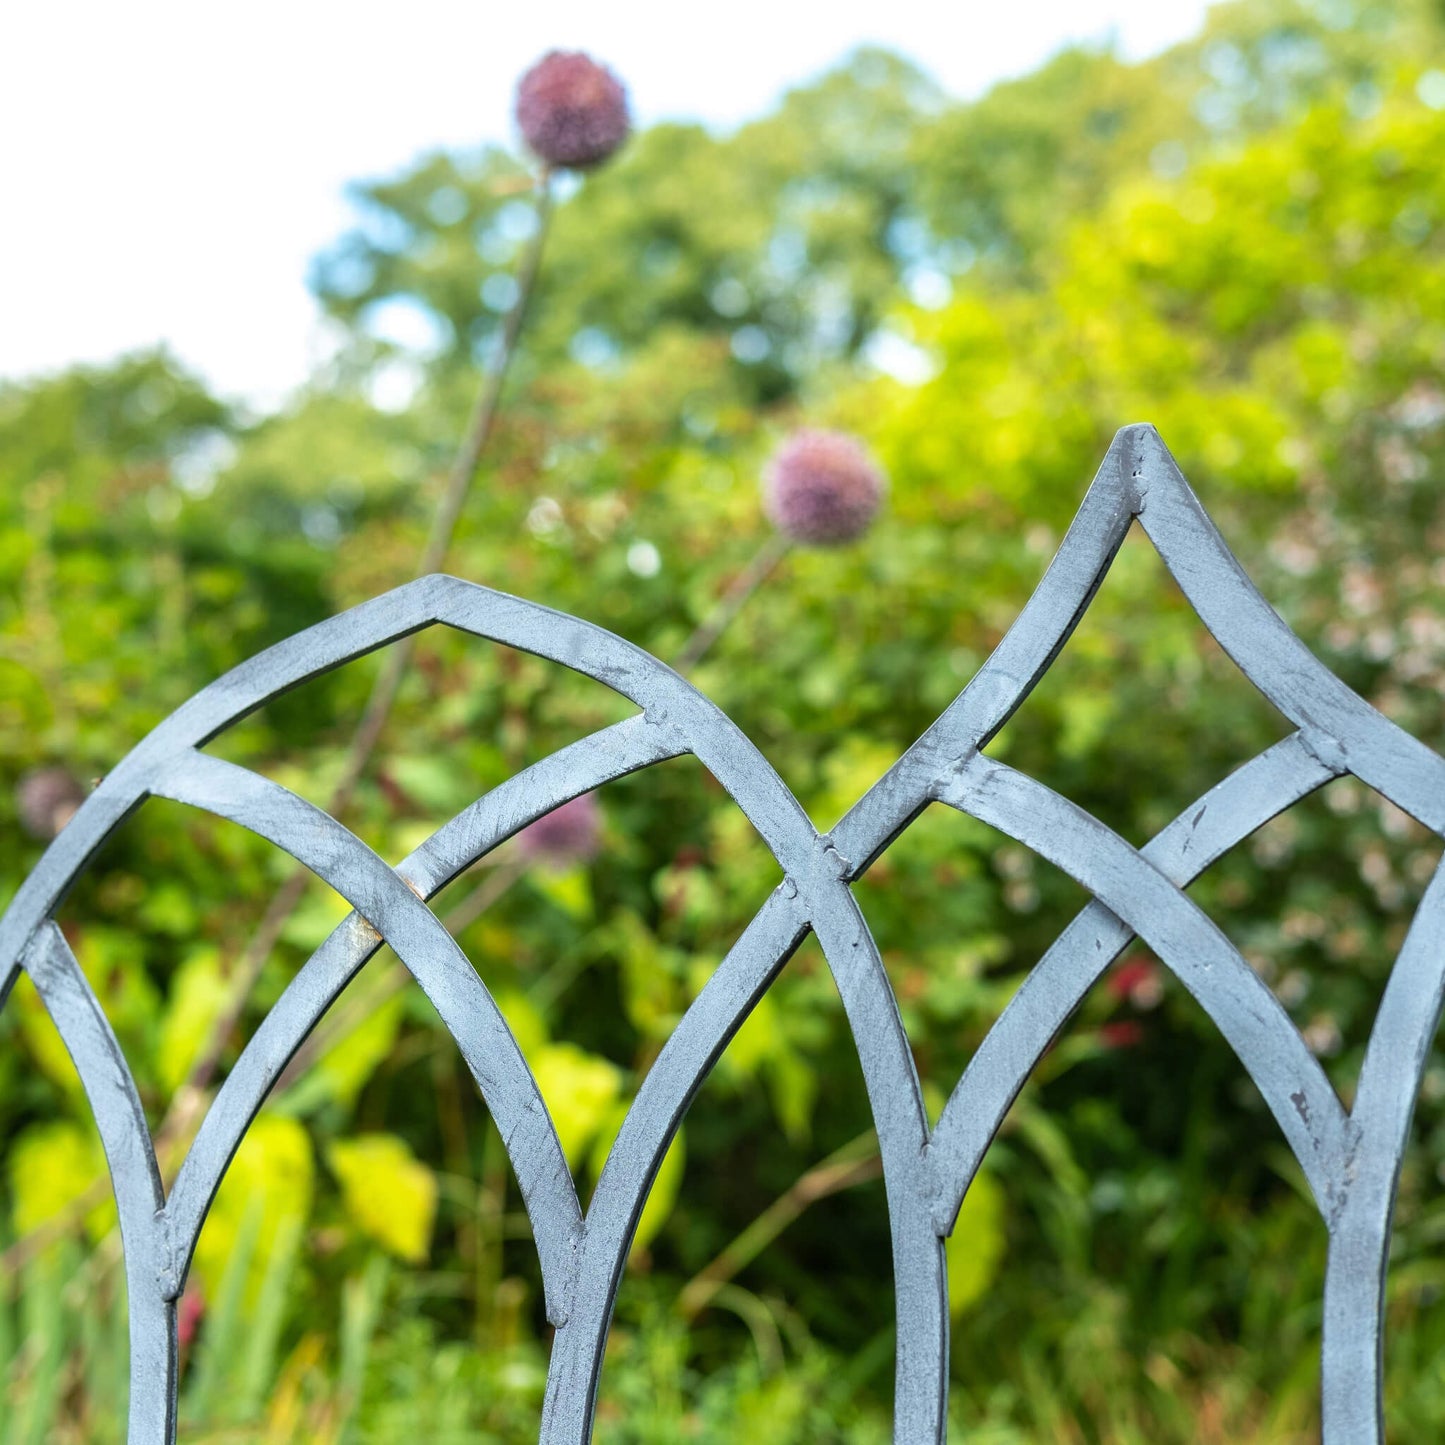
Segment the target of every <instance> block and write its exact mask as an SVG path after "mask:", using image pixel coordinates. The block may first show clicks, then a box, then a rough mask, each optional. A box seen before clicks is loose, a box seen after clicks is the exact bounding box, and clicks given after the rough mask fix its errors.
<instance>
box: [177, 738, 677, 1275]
mask: <svg viewBox="0 0 1445 1445" xmlns="http://www.w3.org/2000/svg"><path fill="white" fill-rule="evenodd" d="M684 751H685V748H683V746H682V745H681V744H680V743H679V742H677V741H675V740H673V738H672V736H671V732H670V730H669V729H666V728H659V727H654V726H652V725H651V724H649V723H646V722H645V721H644V720H643V719H641V718H635V717H634V718H628V719H627V720H626V721H625V722H620V723H614V724H613V725H612V726H611V727H609V728H604V729H603V730H602V731H600V732H596V733H593V734H591V735H590V736H588V737H585V738H582V739H580V740H579V741H577V742H575V743H570V744H568V746H567V747H565V748H562V749H560V750H559V751H557V752H555V753H553V754H551V755H550V756H549V757H546V758H544V759H542V760H541V761H540V762H537V763H534V764H533V765H532V766H531V767H529V768H526V769H524V770H523V771H522V772H520V773H518V774H516V775H515V776H514V777H511V778H508V779H507V780H506V781H505V782H503V783H500V784H499V785H498V786H497V787H495V788H493V789H492V790H491V791H490V792H488V793H486V794H484V795H483V796H482V797H481V798H479V799H478V800H477V801H476V802H474V803H472V804H471V805H470V806H469V807H467V808H466V809H464V810H463V811H462V812H461V813H459V814H457V816H456V817H455V818H452V819H451V820H450V821H449V822H447V823H445V824H444V825H443V826H442V827H441V828H439V829H438V830H437V831H436V832H435V833H433V834H432V836H431V837H430V838H428V839H427V840H426V841H425V842H424V843H422V844H421V845H420V847H418V848H417V849H415V850H414V851H413V852H412V853H411V854H410V855H409V856H408V857H406V858H405V859H403V860H402V862H401V863H399V864H398V865H397V868H396V872H397V874H398V875H399V876H400V877H401V879H402V880H403V881H404V882H405V883H406V884H407V885H408V886H409V887H411V888H412V889H413V891H414V892H415V893H416V894H417V896H418V897H420V898H421V899H423V900H424V901H425V900H427V899H430V898H432V897H434V896H435V895H436V894H437V893H438V892H439V891H440V890H441V889H442V888H444V887H445V886H446V885H447V884H448V883H449V882H450V881H451V880H452V879H453V878H455V877H456V876H457V874H459V873H461V872H462V871H463V870H464V869H466V868H469V867H470V866H471V865H472V864H473V863H475V862H476V861H477V860H478V859H479V858H481V857H484V856H485V855H486V854H487V853H489V852H490V851H491V850H492V849H493V848H495V847H496V846H497V845H498V844H499V843H502V842H504V841H505V840H506V839H507V838H509V837H511V836H512V835H513V834H514V833H516V832H517V831H519V830H520V829H521V828H524V827H526V825H527V824H528V823H530V822H532V821H533V820H534V819H536V818H539V817H541V816H542V815H543V814H544V813H549V812H551V811H552V809H553V808H556V807H560V806H561V804H563V803H565V802H567V801H568V800H569V799H571V798H575V797H578V796H580V795H581V794H583V793H588V792H591V791H592V790H593V789H594V788H598V787H601V786H602V785H603V784H604V783H608V782H612V781H614V780H615V779H617V778H620V777H624V776H625V775H626V774H628V773H632V772H636V771H637V770H638V769H639V768H645V767H648V766H650V765H651V764H653V763H657V762H662V761H663V760H665V759H667V758H672V757H677V756H678V755H679V754H680V753H682V752H684ZM381 944H382V939H381V936H380V935H379V934H378V933H377V932H376V930H375V929H373V928H372V927H371V925H370V924H368V923H367V922H366V920H365V919H363V918H362V917H361V916H360V915H359V914H357V913H352V914H350V915H349V916H348V917H346V918H344V919H343V920H342V921H341V922H340V923H339V924H337V926H336V927H335V929H333V930H332V932H331V934H330V936H329V937H328V938H327V939H326V940H325V941H324V942H323V943H322V944H321V946H320V947H319V948H318V949H317V950H316V952H315V953H313V954H312V956H311V957H310V958H309V959H308V960H307V961H306V963H305V964H304V965H303V966H302V968H301V969H300V970H299V971H298V973H297V974H296V977H295V978H293V979H292V980H291V982H290V983H289V984H288V985H287V987H286V989H285V991H284V992H283V993H282V995H281V997H280V998H279V999H278V1000H277V1001H276V1003H275V1005H274V1006H273V1007H272V1008H271V1010H270V1012H269V1013H268V1014H267V1015H266V1017H265V1018H264V1019H263V1020H262V1022H261V1024H260V1026H259V1027H258V1028H257V1030H256V1032H255V1034H253V1035H252V1037H251V1039H250V1040H249V1041H248V1042H247V1044H246V1047H245V1048H244V1049H243V1050H242V1051H241V1057H240V1058H239V1059H238V1060H237V1061H236V1065H235V1067H234V1068H233V1069H232V1070H231V1072H230V1073H229V1074H228V1075H227V1077H226V1079H225V1082H224V1083H223V1084H222V1085H221V1087H220V1089H219V1090H218V1091H217V1094H216V1098H215V1100H214V1101H213V1103H212V1104H211V1107H210V1109H209V1110H207V1112H206V1116H205V1118H204V1119H203V1120H202V1121H201V1127H200V1129H199V1131H198V1132H197V1134H196V1137H195V1140H194V1142H193V1143H192V1145H191V1147H190V1150H189V1151H188V1153H187V1154H186V1158H185V1161H184V1162H183V1163H182V1165H181V1169H180V1172H179V1174H178V1175H177V1176H176V1181H175V1184H174V1185H173V1186H172V1188H171V1196H170V1202H169V1204H168V1206H167V1212H168V1214H169V1216H170V1219H171V1226H172V1230H173V1234H174V1237H175V1238H176V1240H177V1241H178V1243H179V1244H180V1246H181V1257H180V1258H179V1260H178V1264H177V1272H178V1275H179V1276H180V1277H182V1278H183V1277H184V1275H185V1272H186V1269H187V1267H188V1266H189V1263H190V1250H191V1248H193V1247H194V1243H195V1240H196V1238H197V1237H198V1235H199V1233H200V1229H201V1224H202V1222H203V1221H204V1219H205V1216H206V1211H207V1210H208V1209H209V1208H210V1206H211V1201H212V1199H213V1198H214V1197H215V1193H216V1190H217V1189H218V1188H220V1184H221V1180H222V1178H223V1177H224V1175H225V1172H226V1168H227V1166H228V1165H229V1164H230V1162H231V1159H232V1157H233V1156H234V1154H235V1152H236V1149H237V1148H238V1147H239V1146H240V1143H241V1138H242V1136H243V1135H244V1133H245V1131H246V1129H247V1128H248V1127H249V1125H250V1123H251V1120H252V1119H253V1118H255V1116H256V1113H257V1111H258V1110H259V1109H260V1107H261V1105H262V1103H263V1102H264V1101H265V1098H266V1095H267V1094H268V1093H269V1092H270V1090H271V1087H272V1086H273V1085H274V1084H275V1082H276V1080H277V1079H278V1078H279V1077H280V1075H281V1073H282V1071H283V1070H284V1069H285V1067H286V1065H287V1064H288V1063H289V1062H290V1060H291V1057H292V1055H293V1054H294V1053H295V1052H296V1050H297V1049H298V1048H299V1047H300V1046H301V1043H302V1040H303V1039H305V1037H306V1035H307V1034H308V1033H310V1032H311V1030H312V1029H313V1028H314V1027H315V1026H316V1023H317V1021H318V1020H319V1019H320V1018H321V1016H322V1015H323V1014H324V1013H325V1012H326V1010H327V1009H328V1008H330V1006H331V1005H332V1003H334V1002H335V1000H336V998H337V997H338V996H339V995H340V993H341V991H342V990H343V989H344V988H345V987H346V985H347V984H348V983H349V982H350V981H351V980H352V979H353V978H354V977H355V976H356V974H357V973H358V972H359V971H360V969H361V968H362V967H363V965H365V963H366V962H367V960H368V959H370V958H371V957H372V956H373V955H374V954H375V953H376V951H377V949H379V948H380V947H381Z"/></svg>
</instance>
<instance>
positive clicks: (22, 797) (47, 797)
mask: <svg viewBox="0 0 1445 1445" xmlns="http://www.w3.org/2000/svg"><path fill="white" fill-rule="evenodd" d="M84 801H85V789H84V788H83V787H82V786H81V784H80V780H79V779H78V778H77V777H76V776H75V774H74V773H72V772H71V771H70V770H69V769H68V768H54V767H52V768H36V769H35V771H34V772H31V773H26V774H25V776H24V777H23V778H21V779H20V781H19V782H18V783H17V784H16V785H15V811H16V812H17V813H19V814H20V826H21V827H22V828H24V829H25V831H26V832H27V833H29V834H30V836H31V837H32V838H39V839H40V841H41V842H42V843H48V842H49V841H50V840H51V839H52V838H53V837H54V836H55V835H56V834H57V833H58V832H59V831H60V830H61V829H62V828H63V827H64V826H65V825H66V824H67V823H68V822H69V821H70V819H71V817H72V815H73V814H74V813H75V810H76V809H77V808H78V807H80V805H81V804H82V803H83V802H84Z"/></svg>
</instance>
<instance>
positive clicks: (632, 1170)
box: [540, 883, 808, 1445]
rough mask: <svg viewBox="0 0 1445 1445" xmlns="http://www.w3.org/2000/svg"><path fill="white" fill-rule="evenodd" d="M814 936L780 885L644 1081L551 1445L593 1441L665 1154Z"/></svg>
mask: <svg viewBox="0 0 1445 1445" xmlns="http://www.w3.org/2000/svg"><path fill="white" fill-rule="evenodd" d="M807 931H808V924H807V920H806V918H805V917H804V910H803V908H802V905H801V901H800V900H799V898H798V895H797V889H796V888H791V887H790V886H789V885H788V884H786V883H784V884H781V885H779V887H778V888H777V889H776V890H775V891H774V892H773V893H772V894H771V895H769V897H768V900H767V902H766V903H764V904H763V906H762V908H761V909H759V910H758V912H757V913H756V914H755V915H754V916H753V919H752V922H751V923H749V924H748V926H747V927H746V928H745V929H744V930H743V933H742V935H741V937H739V939H738V941H737V942H736V943H735V944H734V945H733V946H732V948H731V949H729V951H728V954H727V956H726V957H725V958H724V959H723V961H722V963H720V964H719V965H718V968H717V971H716V972H715V973H714V974H713V976H712V977H711V978H710V979H709V980H708V981H707V983H706V985H705V986H704V987H703V990H702V992H701V993H699V994H698V996H697V997H696V998H695V999H694V1000H693V1002H692V1004H691V1006H690V1007H689V1008H688V1010H687V1012H686V1013H685V1014H684V1015H683V1017H682V1021H681V1022H680V1023H679V1024H678V1026H677V1028H676V1029H675V1030H674V1031H673V1033H672V1035H671V1037H670V1038H669V1039H668V1041H667V1043H666V1044H664V1045H663V1048H662V1052H661V1053H660V1054H658V1056H657V1059H656V1060H655V1061H654V1063H653V1065H652V1067H651V1068H650V1069H649V1070H648V1072H647V1075H646V1077H645V1078H644V1079H643V1081H642V1084H641V1086H640V1087H639V1089H638V1091H637V1097H636V1098H635V1099H634V1100H633V1103H632V1107H631V1108H630V1109H628V1111H627V1115H626V1117H625V1118H624V1119H623V1121H622V1127H621V1129H620V1130H619V1131H618V1134H617V1138H616V1140H615V1141H614V1143H613V1145H612V1149H611V1152H610V1153H609V1154H608V1156H607V1163H606V1164H605V1165H604V1167H603V1170H602V1176H601V1178H600V1179H599V1180H598V1182H597V1188H596V1190H595V1191H594V1193H593V1196H592V1203H591V1205H590V1206H589V1208H588V1211H587V1220H586V1227H585V1231H584V1234H583V1238H582V1243H581V1247H580V1248H579V1250H578V1254H577V1270H576V1275H575V1278H574V1283H573V1287H572V1292H571V1297H570V1299H569V1301H568V1308H567V1322H566V1324H565V1325H564V1326H563V1327H562V1328H561V1329H559V1330H558V1331H557V1333H556V1336H555V1338H554V1339H553V1342H552V1361H551V1367H550V1369H549V1370H548V1373H547V1394H546V1399H545V1401H544V1403H543V1407H542V1432H541V1437H540V1438H541V1441H542V1442H543V1445H584V1442H586V1441H587V1440H589V1439H590V1438H591V1434H592V1418H593V1412H594V1410H595V1408H596V1399H597V1384H598V1379H599V1375H600V1372H601V1369H602V1356H603V1352H604V1351H605V1349H606V1347H607V1334H608V1330H609V1328H610V1325H611V1321H612V1310H613V1305H614V1303H615V1301H616V1298H617V1288H618V1285H619V1284H620V1282H621V1279H622V1271H623V1268H624V1267H625V1265H626V1263H627V1253H628V1250H629V1249H630V1248H631V1245H632V1236H633V1234H634V1232H635V1231H636V1229H637V1221H638V1219H639V1218H641V1216H642V1210H643V1206H644V1204H645V1203H646V1201H647V1196H648V1194H649V1192H650V1191H651V1189H652V1183H653V1180H654V1179H655V1178H656V1177H657V1171H658V1169H659V1168H660V1167H661V1165H662V1160H663V1156H664V1155H665V1154H666V1153H667V1149H668V1146H669V1145H670V1144H671V1143H672V1140H673V1137H674V1135H675V1134H676V1133H677V1127H678V1125H679V1124H680V1123H681V1121H682V1116H683V1114H684V1113H685V1112H686V1111H687V1106H688V1105H689V1103H691V1102H692V1099H693V1096H694V1095H695V1094H696V1093H697V1091H698V1090H699V1089H700V1088H701V1087H702V1085H703V1083H704V1081H705V1080H706V1078H707V1077H708V1075H709V1074H710V1073H711V1071H712V1068H713V1065H714V1064H715V1063H716V1062H717V1060H718V1058H719V1057H720V1056H721V1054H722V1052H723V1050H724V1049H725V1048H726V1047H727V1045H728V1042H729V1040H730V1039H731V1038H732V1037H733V1035H734V1034H735V1033H736V1032H737V1030H738V1029H739V1028H740V1027H741V1025H742V1023H743V1021H744V1020H745V1019H746V1018H747V1016H748V1015H749V1014H750V1013H751V1012H752V1010H753V1007H754V1005H755V1004H756V1003H757V1001H758V999H760V998H761V997H762V995H763V994H764V993H765V992H766V991H767V989H768V987H769V986H770V985H771V984H772V982H773V980H774V979H775V978H776V977H777V976H778V974H779V972H780V971H781V970H782V967H783V965H784V964H785V963H786V962H787V961H788V959H789V958H791V957H792V955H793V952H794V950H795V949H796V948H797V947H798V945H799V943H801V942H802V940H803V938H804V937H805V935H806V934H807Z"/></svg>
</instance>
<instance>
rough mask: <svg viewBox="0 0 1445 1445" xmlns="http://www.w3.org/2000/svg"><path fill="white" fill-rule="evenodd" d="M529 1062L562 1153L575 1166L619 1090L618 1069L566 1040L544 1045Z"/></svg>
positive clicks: (583, 1155) (605, 1118) (600, 1125)
mask: <svg viewBox="0 0 1445 1445" xmlns="http://www.w3.org/2000/svg"><path fill="white" fill-rule="evenodd" d="M531 1063H532V1073H533V1075H534V1076H535V1078H536V1080H537V1087H538V1088H539V1089H540V1090H541V1091H542V1098H543V1099H544V1100H545V1101H546V1103H547V1108H548V1110H549V1111H550V1113H551V1115H552V1122H553V1123H554V1124H555V1125H556V1126H557V1137H558V1138H559V1139H560V1140H561V1141H562V1152H563V1153H564V1154H565V1155H566V1156H567V1162H568V1163H569V1164H570V1165H572V1167H573V1168H574V1169H575V1168H576V1167H577V1165H578V1163H579V1162H580V1161H581V1160H582V1159H583V1158H584V1157H585V1155H586V1152H587V1146H588V1145H589V1144H590V1143H591V1142H592V1140H593V1139H594V1138H595V1137H596V1134H597V1131H598V1130H599V1129H600V1128H602V1126H603V1125H604V1123H606V1121H607V1119H608V1118H609V1116H610V1110H611V1107H612V1104H613V1101H614V1100H615V1099H616V1098H617V1096H618V1094H619V1093H621V1091H622V1074H621V1071H620V1070H619V1069H618V1068H617V1066H616V1065H615V1064H611V1063H609V1062H608V1061H607V1060H606V1059H601V1058H598V1057H597V1055H596V1054H589V1053H588V1052H587V1051H586V1050H585V1049H579V1048H578V1047H577V1045H576V1044H566V1043H563V1044H547V1045H546V1046H545V1047H543V1048H542V1049H540V1050H539V1051H538V1053H537V1056H536V1057H535V1058H534V1059H533V1060H532V1061H531Z"/></svg>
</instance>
